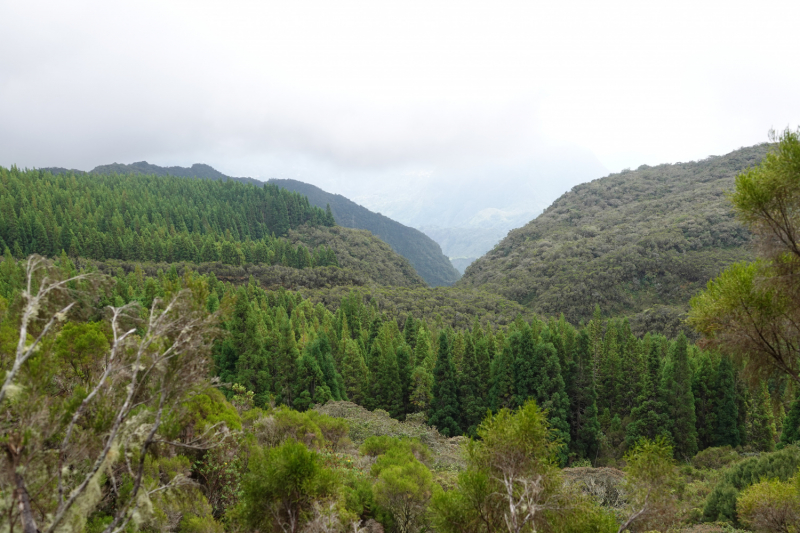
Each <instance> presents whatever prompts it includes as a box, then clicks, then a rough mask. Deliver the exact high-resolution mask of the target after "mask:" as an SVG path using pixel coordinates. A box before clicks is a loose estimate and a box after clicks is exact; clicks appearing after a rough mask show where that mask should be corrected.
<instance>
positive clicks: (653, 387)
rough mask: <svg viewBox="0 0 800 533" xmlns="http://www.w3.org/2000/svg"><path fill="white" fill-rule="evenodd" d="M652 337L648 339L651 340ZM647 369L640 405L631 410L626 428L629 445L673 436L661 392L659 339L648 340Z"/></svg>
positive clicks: (643, 380) (641, 386)
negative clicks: (641, 440)
mask: <svg viewBox="0 0 800 533" xmlns="http://www.w3.org/2000/svg"><path fill="white" fill-rule="evenodd" d="M649 340H650V339H648V341H649ZM648 343H649V344H650V351H649V352H648V354H647V371H646V372H645V373H644V374H643V375H642V377H641V379H642V383H641V385H640V387H639V389H640V390H641V391H642V392H641V395H640V396H639V401H638V405H637V406H636V407H634V408H633V410H632V411H631V418H632V419H633V420H632V421H631V423H630V424H628V427H627V428H626V439H627V441H628V445H629V446H630V445H633V444H634V443H636V441H637V440H639V439H640V438H642V437H644V438H647V439H649V440H655V439H656V438H657V437H659V436H664V437H668V438H672V434H671V433H670V427H671V424H670V420H669V414H668V412H667V404H666V403H665V402H664V400H663V397H662V393H661V388H660V387H661V374H662V364H661V346H660V343H659V342H657V341H653V342H648Z"/></svg>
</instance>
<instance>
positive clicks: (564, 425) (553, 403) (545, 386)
mask: <svg viewBox="0 0 800 533" xmlns="http://www.w3.org/2000/svg"><path fill="white" fill-rule="evenodd" d="M533 366H534V368H536V369H538V372H537V373H536V374H535V376H534V380H533V382H532V385H533V395H532V396H533V398H535V399H536V403H537V404H538V405H539V406H540V407H541V408H542V409H544V410H546V411H547V418H548V419H549V420H550V429H551V431H552V433H553V436H554V437H555V438H556V439H557V440H558V441H559V442H560V443H561V447H560V448H559V459H560V461H561V464H562V465H564V464H566V461H567V451H568V449H569V442H570V435H569V422H568V421H567V418H568V416H569V414H568V413H569V398H567V393H566V390H565V386H564V378H563V377H562V376H561V364H560V363H559V358H558V351H557V350H556V349H555V348H554V347H553V345H552V344H551V343H549V342H538V343H536V344H534V347H533Z"/></svg>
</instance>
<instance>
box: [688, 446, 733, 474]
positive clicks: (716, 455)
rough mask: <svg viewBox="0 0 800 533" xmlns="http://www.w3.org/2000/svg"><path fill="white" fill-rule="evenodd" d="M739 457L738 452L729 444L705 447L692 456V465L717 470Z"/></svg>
mask: <svg viewBox="0 0 800 533" xmlns="http://www.w3.org/2000/svg"><path fill="white" fill-rule="evenodd" d="M739 459H741V456H740V455H739V453H738V452H737V451H736V450H734V449H733V448H732V447H731V446H719V447H715V448H706V449H705V450H703V451H701V452H699V453H698V454H697V455H695V456H694V458H692V465H694V467H695V468H706V469H709V470H719V469H720V468H723V467H725V466H727V465H729V464H731V463H735V462H737V461H739Z"/></svg>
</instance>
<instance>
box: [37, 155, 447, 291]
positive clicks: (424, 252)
mask: <svg viewBox="0 0 800 533" xmlns="http://www.w3.org/2000/svg"><path fill="white" fill-rule="evenodd" d="M39 170H44V171H48V172H50V173H52V174H63V173H68V172H74V173H76V174H86V173H87V172H84V171H80V170H71V169H66V168H60V167H50V168H41V169H39ZM88 173H89V174H114V173H116V174H123V175H124V174H152V175H156V176H178V177H185V178H203V179H211V180H222V181H225V180H236V181H241V182H244V183H252V184H254V185H257V186H262V185H263V184H264V183H265V182H263V181H261V180H257V179H254V178H243V177H232V176H227V175H225V174H223V173H221V172H219V171H218V170H216V169H214V168H213V167H211V166H209V165H205V164H201V163H195V164H194V165H192V166H191V167H161V166H158V165H153V164H150V163H148V162H147V161H139V162H137V163H131V164H122V163H112V164H110V165H100V166H97V167H95V168H94V169H92V170H90V171H89V172H88ZM269 183H273V184H275V185H277V186H279V187H282V188H284V189H287V190H289V191H293V192H298V193H300V194H303V195H305V196H307V197H308V199H309V202H310V203H311V204H312V205H316V206H318V207H321V208H322V209H325V207H326V205H328V204H329V205H330V206H331V211H332V213H333V216H334V219H335V220H336V223H337V224H339V225H340V226H343V227H345V228H354V229H362V230H367V231H370V232H371V233H372V234H373V235H375V236H377V237H378V238H379V239H381V240H383V241H384V242H386V243H387V244H388V245H389V246H391V248H392V249H393V250H394V251H395V252H396V253H398V254H399V255H401V256H402V257H404V258H406V259H407V260H408V261H409V263H410V264H411V265H412V266H413V268H414V269H415V270H416V271H417V273H418V274H419V275H420V276H421V277H422V279H423V280H425V282H426V283H427V284H428V285H431V286H433V287H438V286H447V285H452V284H453V283H455V282H456V281H458V279H459V278H460V277H461V275H460V274H459V272H458V270H456V269H455V268H454V267H453V265H452V264H451V263H450V260H449V259H448V258H447V257H446V256H445V255H444V254H443V253H442V249H441V247H440V246H439V245H438V244H437V243H436V242H435V241H433V239H431V238H430V237H428V236H427V235H425V234H424V233H422V232H421V231H419V230H416V229H414V228H409V227H408V226H404V225H403V224H400V223H399V222H396V221H394V220H392V219H390V218H388V217H386V216H383V215H381V214H380V213H373V212H372V211H370V210H368V209H366V208H365V207H361V206H360V205H358V204H356V203H355V202H352V201H350V200H348V199H347V198H345V197H344V196H341V195H339V194H331V193H328V192H325V191H323V190H322V189H320V188H319V187H316V186H314V185H311V184H308V183H304V182H301V181H296V180H285V179H271V180H269Z"/></svg>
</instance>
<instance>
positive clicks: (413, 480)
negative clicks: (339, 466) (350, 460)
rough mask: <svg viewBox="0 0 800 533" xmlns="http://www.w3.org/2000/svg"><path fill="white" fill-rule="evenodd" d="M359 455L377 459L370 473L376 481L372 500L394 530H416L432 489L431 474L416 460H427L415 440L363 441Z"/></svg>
mask: <svg viewBox="0 0 800 533" xmlns="http://www.w3.org/2000/svg"><path fill="white" fill-rule="evenodd" d="M361 453H363V454H366V455H370V456H373V457H377V459H376V461H375V463H374V464H373V465H372V468H371V470H370V471H371V474H372V475H373V476H374V477H375V478H376V482H375V487H374V490H375V501H376V503H377V504H378V505H380V506H381V507H382V508H383V509H385V510H386V511H387V512H388V513H389V515H390V516H391V518H392V523H393V526H394V528H395V529H396V530H397V531H399V532H402V533H406V532H415V531H419V530H420V529H421V528H422V527H424V525H425V514H426V512H427V506H428V501H429V500H430V498H431V496H432V495H433V493H434V491H435V489H436V485H435V484H434V482H433V475H432V474H431V472H430V470H428V468H427V467H426V466H425V465H424V464H422V463H421V462H420V460H419V459H420V458H423V459H427V458H429V457H430V454H429V452H428V449H427V448H426V447H425V446H424V445H422V444H421V443H420V442H419V441H416V440H407V439H402V440H401V439H397V438H393V437H386V436H381V437H370V438H369V439H367V440H366V441H365V442H364V444H363V445H362V447H361Z"/></svg>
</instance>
